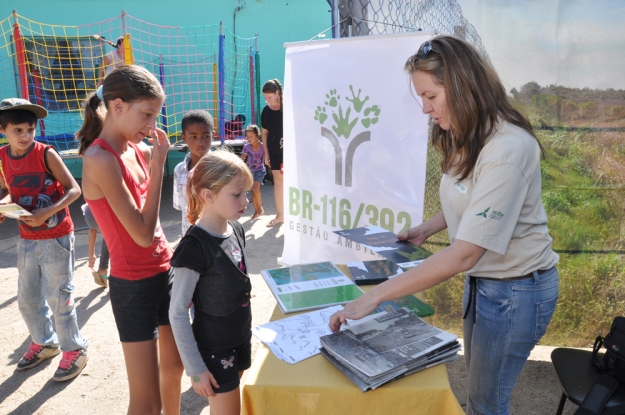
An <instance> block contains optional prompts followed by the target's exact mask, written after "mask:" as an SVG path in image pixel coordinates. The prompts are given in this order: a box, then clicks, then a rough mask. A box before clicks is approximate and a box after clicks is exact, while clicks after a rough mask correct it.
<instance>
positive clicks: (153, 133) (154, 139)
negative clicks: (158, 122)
mask: <svg viewBox="0 0 625 415" xmlns="http://www.w3.org/2000/svg"><path fill="white" fill-rule="evenodd" d="M148 141H149V142H150V143H152V160H154V162H156V163H158V165H159V166H163V165H164V164H165V160H167V152H168V151H169V146H170V143H169V138H168V137H167V134H166V133H165V131H163V130H161V129H160V128H154V129H152V130H150V139H149V140H148Z"/></svg>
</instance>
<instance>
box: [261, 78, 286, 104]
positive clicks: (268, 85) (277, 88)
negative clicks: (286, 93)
mask: <svg viewBox="0 0 625 415" xmlns="http://www.w3.org/2000/svg"><path fill="white" fill-rule="evenodd" d="M261 91H262V92H269V93H271V94H273V93H275V92H279V93H280V109H282V84H281V83H280V81H278V79H277V78H276V79H270V80H269V81H267V82H265V85H263V89H262V90H261Z"/></svg>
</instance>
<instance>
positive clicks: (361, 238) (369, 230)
mask: <svg viewBox="0 0 625 415" xmlns="http://www.w3.org/2000/svg"><path fill="white" fill-rule="evenodd" d="M334 233H336V234H337V235H340V236H342V237H344V238H346V239H349V240H350V241H353V242H356V243H358V244H360V245H363V246H366V247H367V248H369V249H370V250H371V251H373V252H375V253H377V254H379V255H382V256H383V257H384V258H386V259H390V260H391V261H393V262H394V263H396V264H397V265H399V266H400V267H402V268H403V269H404V270H405V269H408V268H411V267H414V266H416V265H418V264H419V263H420V262H421V261H423V260H424V259H425V258H427V257H429V256H430V255H432V253H431V252H430V251H428V250H427V249H424V248H421V247H420V246H418V245H415V244H413V243H411V242H407V241H400V240H398V239H397V235H396V234H394V233H393V232H390V231H387V230H386V229H384V228H381V227H379V226H373V225H369V226H364V227H362V228H354V229H348V230H345V231H334Z"/></svg>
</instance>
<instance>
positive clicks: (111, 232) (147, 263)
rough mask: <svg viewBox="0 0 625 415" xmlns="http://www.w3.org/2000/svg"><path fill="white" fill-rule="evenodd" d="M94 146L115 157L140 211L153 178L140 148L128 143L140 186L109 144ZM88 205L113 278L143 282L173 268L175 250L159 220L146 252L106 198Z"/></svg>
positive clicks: (98, 141) (103, 142)
mask: <svg viewBox="0 0 625 415" xmlns="http://www.w3.org/2000/svg"><path fill="white" fill-rule="evenodd" d="M92 145H97V146H100V147H102V148H103V149H105V150H107V151H108V152H110V153H111V154H113V155H114V156H115V158H116V159H117V162H118V163H119V166H120V167H121V169H122V176H123V178H124V183H126V186H127V187H128V190H129V191H130V194H131V195H132V198H133V199H134V201H135V203H136V204H137V207H139V209H141V208H142V207H143V204H144V203H145V199H146V195H147V192H148V184H149V182H150V177H149V173H148V165H147V163H146V162H145V159H144V158H143V153H142V152H141V150H140V149H139V147H137V146H136V145H134V144H132V143H128V145H130V146H131V147H132V148H133V149H134V150H135V154H136V157H137V161H138V162H139V165H140V166H141V168H142V169H143V172H144V173H145V181H144V182H143V183H142V184H139V183H137V181H136V180H135V178H134V177H133V176H132V174H130V171H129V170H128V169H127V168H126V165H125V164H124V162H123V161H122V159H121V158H120V157H119V154H117V153H116V152H115V150H113V148H112V147H111V146H110V145H109V144H108V143H107V142H106V141H104V140H103V139H101V138H98V139H96V140H95V141H94V142H93V144H92ZM85 201H86V202H87V203H88V204H89V208H91V213H93V217H94V218H95V220H96V222H97V223H98V227H99V228H100V231H101V232H102V236H103V237H104V240H105V241H106V245H107V247H108V249H109V252H110V255H111V275H112V276H114V277H117V278H122V279H125V280H140V279H144V278H148V277H152V276H154V275H156V274H158V273H161V272H163V271H167V270H168V269H169V268H170V265H169V260H170V259H171V256H172V250H171V248H170V247H169V244H168V243H167V239H166V238H165V234H164V233H163V229H162V228H161V223H160V220H159V221H157V223H156V231H155V233H154V240H153V241H152V245H150V246H149V247H148V248H143V247H141V246H139V245H137V244H136V243H135V241H134V240H133V239H132V237H131V236H130V235H129V234H128V231H126V229H125V228H124V227H123V226H122V224H121V222H120V221H119V219H117V216H115V214H114V213H113V210H112V209H111V205H109V203H108V201H107V200H106V198H104V197H103V198H101V199H98V200H88V199H87V198H85Z"/></svg>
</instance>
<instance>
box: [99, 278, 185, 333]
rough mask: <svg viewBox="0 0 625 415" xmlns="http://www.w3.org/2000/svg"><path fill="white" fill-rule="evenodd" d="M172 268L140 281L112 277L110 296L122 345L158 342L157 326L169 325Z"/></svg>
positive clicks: (110, 279)
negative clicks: (147, 341) (155, 340)
mask: <svg viewBox="0 0 625 415" xmlns="http://www.w3.org/2000/svg"><path fill="white" fill-rule="evenodd" d="M173 277H174V273H173V268H170V269H169V270H168V271H164V272H161V273H160V274H156V275H154V276H152V277H148V278H144V279H141V280H134V281H132V280H125V279H122V278H117V277H114V276H112V275H111V276H110V277H109V295H110V296H111V306H112V307H113V315H114V316H115V324H117V331H118V332H119V339H120V340H121V341H122V342H142V341H146V340H154V339H157V338H158V326H166V325H169V300H170V293H171V285H172V282H173Z"/></svg>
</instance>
